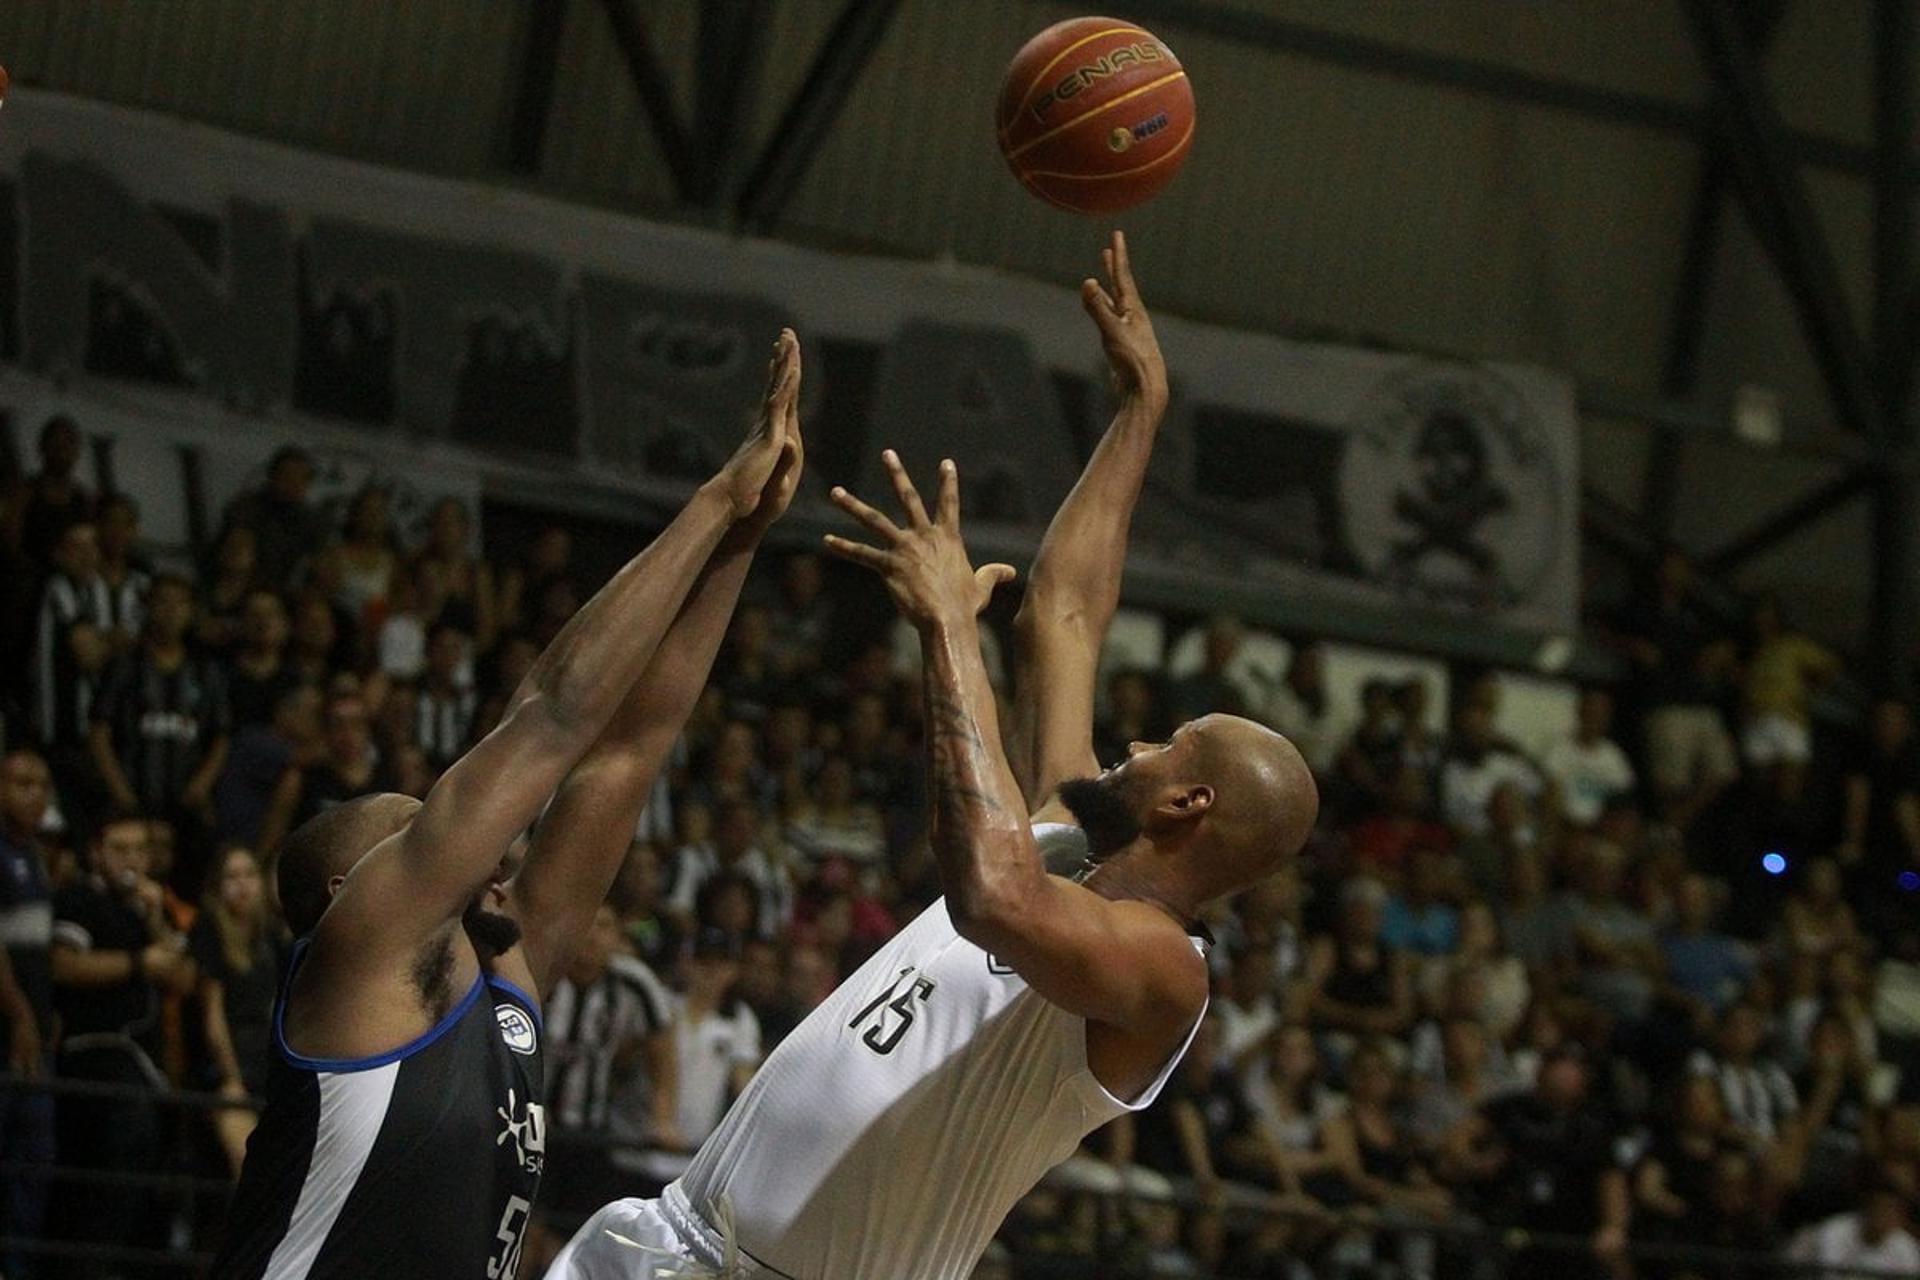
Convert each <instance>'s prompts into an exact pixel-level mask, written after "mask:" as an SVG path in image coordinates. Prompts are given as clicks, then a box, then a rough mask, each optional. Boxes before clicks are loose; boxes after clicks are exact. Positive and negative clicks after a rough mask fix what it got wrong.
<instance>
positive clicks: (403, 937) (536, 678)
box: [314, 332, 797, 980]
mask: <svg viewBox="0 0 1920 1280" xmlns="http://www.w3.org/2000/svg"><path fill="white" fill-rule="evenodd" d="M796 356H797V343H796V340H795V339H794V336H793V334H792V333H790V332H783V333H782V334H781V337H780V341H779V343H778V345H777V346H776V353H775V357H774V365H773V368H772V369H771V370H770V371H769V373H770V376H769V381H770V382H771V383H778V382H779V381H781V380H782V379H784V378H787V377H790V376H792V375H793V372H794V368H793V367H794V361H795V359H796ZM786 425H787V424H786V422H785V420H784V419H782V418H775V419H772V420H767V419H765V418H762V419H761V420H760V421H758V422H756V423H755V425H754V427H753V429H752V431H751V432H750V433H749V434H748V436H747V439H746V441H745V442H744V443H743V444H742V445H741V446H740V449H739V450H738V451H737V452H736V453H735V454H734V456H733V457H732V458H731V459H730V460H729V461H728V463H727V465H726V466H725V467H723V468H721V470H720V472H719V474H718V475H716V476H715V477H714V478H713V479H712V480H709V481H708V482H707V483H706V484H704V485H702V486H701V487H700V489H699V491H698V492H696V493H695V494H694V496H693V499H692V500H691V501H690V502H688V503H687V505H686V507H685V508H683V509H682V510H681V512H680V514H679V515H678V516H676V517H675V518H674V520H673V522H672V523H671V524H669V525H668V526H667V528H666V530H665V531H664V532H662V533H661V534H660V536H659V537H657V538H655V539H654V541H653V543H652V545H651V546H649V547H648V548H647V549H646V550H645V551H642V552H641V553H640V554H639V555H637V556H635V557H634V558H633V559H632V560H630V561H628V562H627V564H626V566H625V567H624V568H622V569H621V570H620V571H619V572H618V573H617V574H615V575H614V577H613V579H612V580H611V581H610V582H608V583H607V585H606V586H604V587H602V588H601V589H600V591H599V592H598V593H597V594H596V595H595V596H594V597H593V599H592V600H590V601H588V602H587V604H586V605H585V607H583V608H582V609H581V610H580V611H579V612H578V613H576V614H575V615H574V616H573V618H572V619H571V620H570V621H569V622H568V623H567V625H566V626H565V627H563V628H562V629H561V631H560V634H559V635H557V636H556V637H554V640H553V643H551V644H550V645H548V646H547V649H546V651H545V652H544V653H542V654H541V655H540V657H539V659H538V660H537V661H536V662H535V663H534V665H533V669H532V670H531V671H529V672H528V673H527V676H526V679H525V680H524V681H523V683H522V685H521V688H520V690H519V691H518V692H517V693H516V695H515V700H514V704H513V707H512V709H511V710H510V711H509V712H508V713H507V715H506V716H504V717H503V718H502V720H501V722H500V724H499V725H498V727H496V728H495V729H494V730H493V732H491V733H489V734H488V735H487V736H486V737H485V738H484V739H482V740H481V742H480V743H479V744H478V745H476V746H475V747H474V748H473V749H472V750H471V751H469V752H468V753H467V754H466V755H465V756H463V757H461V759H460V760H458V761H456V762H455V763H454V765H453V766H452V767H451V768H449V769H448V770H447V772H446V773H445V775H443V776H442V777H441V779H440V781H439V782H438V783H436V784H435V785H434V788H433V790H432V791H430V792H428V793H427V797H426V800H425V802H424V803H423V804H422V806H421V808H420V811H419V812H418V813H417V814H415V815H414V817H413V820H412V821H411V822H410V823H409V824H408V825H407V827H406V828H405V829H403V830H402V831H400V832H399V833H398V834H396V835H394V836H393V837H391V838H390V839H388V840H386V841H384V842H383V843H382V844H380V845H379V846H378V847H376V848H375V849H374V850H373V852H371V853H370V854H368V855H367V856H366V857H365V858H364V859H362V860H361V861H360V863H359V864H358V865H357V866H356V867H355V868H354V870H353V872H352V874H350V875H349V876H348V877H347V879H346V881H345V883H344V884H343V885H342V886H341V888H340V890H339V892H338V893H337V894H336V895H335V896H334V899H333V901H332V903H331V905H330V906H329V907H328V908H327V911H326V914H325V915H324V916H323V917H322V918H321V922H320V926H319V928H318V929H316V930H315V934H314V947H315V950H316V953H319V952H321V951H324V952H325V953H326V954H327V956H328V959H329V961H330V965H329V966H328V967H329V968H331V969H333V970H334V971H336V972H338V973H340V974H341V975H342V977H343V980H344V979H346V978H350V977H351V975H352V974H353V973H365V972H367V971H368V970H369V969H372V968H382V969H384V968H385V966H386V965H388V964H389V963H390V962H391V959H392V957H394V956H395V955H408V956H411V955H412V954H413V953H414V952H415V950H416V949H417V947H418V946H419V945H420V944H421V943H423V942H424V941H426V940H427V939H428V938H430V937H432V936H434V935H435V934H436V933H437V931H438V930H440V929H441V928H443V927H446V926H448V925H450V924H451V923H452V922H454V921H455V920H457V919H458V917H459V916H460V914H461V912H462V911H463V910H464V909H465V908H466V906H467V904H468V903H469V902H470V901H471V900H472V899H473V896H474V894H475V893H476V892H478V891H479V890H480V889H481V888H482V887H483V886H484V885H485V884H486V883H487V881H488V879H489V878H490V877H492V876H494V875H495V874H497V870H496V869H497V868H498V866H499V864H500V861H501V859H502V857H503V856H504V855H505V853H506V851H507V847H508V845H509V844H511V843H512V841H513V839H514V838H515V837H516V836H518V835H519V834H520V833H521V832H523V831H524V830H525V829H526V828H527V827H528V826H529V825H530V824H531V823H532V822H533V820H534V819H535V818H536V817H538V816H539V814H540V812H541V810H542V809H543V808H545V806H546V804H547V802H548V800H549V799H551V798H552V796H553V793H554V789H555V788H556V787H558V786H559V785H560V782H561V780H562V779H563V778H564V777H566V775H567V773H568V771H569V770H571V769H572V768H573V767H574V765H575V764H576V763H577V762H578V761H579V760H580V758H581V757H582V756H583V755H585V754H586V753H587V751H588V749H589V748H591V747H592V746H593V744H594V742H595V741H596V740H598V739H599V737H600V735H601V733H602V731H603V730H605V728H606V727H607V724H608V722H609V721H611V720H612V719H613V716H614V713H615V712H616V711H617V710H618V709H619V708H620V706H621V705H622V703H623V702H624V701H625V699H626V696H627V692H628V690H630V689H631V688H632V687H633V684H634V682H635V681H636V680H638V679H639V678H640V675H641V673H642V672H644V671H645V670H646V668H647V665H648V664H649V663H650V662H652V661H653V658H654V654H655V651H656V650H657V649H658V647H659V645H660V640H661V637H662V636H663V635H665V633H666V631H667V628H668V626H669V625H670V624H671V623H672V621H673V619H674V618H675V616H676V615H677V614H678V613H679V611H680V607H681V604H682V603H683V602H684V601H685V600H686V597H687V593H688V591H689V590H690V589H691V587H692V586H693V582H694V579H695V578H696V577H697V576H698V575H699V573H700V571H701V570H702V568H703V567H704V566H705V565H706V563H707V561H708V559H709V557H710V556H711V555H712V554H713V551H714V549H715V547H716V546H718V545H719V543H720V541H721V538H722V536H723V535H724V534H725V533H726V532H727V530H728V529H729V528H730V527H731V526H732V524H733V523H734V522H735V521H737V520H743V519H746V518H748V517H750V516H751V515H752V514H753V512H754V510H755V509H756V508H757V507H758V506H759V504H760V500H761V493H762V490H764V489H765V488H766V485H767V481H768V479H769V477H771V475H772V474H773V471H774V469H775V467H776V465H777V464H778V463H779V460H780V459H781V457H782V456H784V454H785V452H786ZM318 967H319V966H316V968H318Z"/></svg>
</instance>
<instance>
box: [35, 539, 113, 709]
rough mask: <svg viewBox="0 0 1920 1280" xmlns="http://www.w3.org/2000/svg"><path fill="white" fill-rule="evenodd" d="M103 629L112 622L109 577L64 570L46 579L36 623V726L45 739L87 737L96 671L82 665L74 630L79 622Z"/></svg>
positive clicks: (111, 597) (105, 629)
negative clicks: (74, 575) (77, 576)
mask: <svg viewBox="0 0 1920 1280" xmlns="http://www.w3.org/2000/svg"><path fill="white" fill-rule="evenodd" d="M82 625H86V626H91V627H93V628H95V629H96V630H99V631H101V632H106V631H109V630H112V628H113V625H114V611H113V596H112V593H111V592H110V591H109V590H108V589H107V584H106V582H105V581H104V580H103V579H101V578H99V577H93V578H89V579H86V580H84V581H79V580H75V579H73V578H70V577H68V576H67V575H66V574H64V573H56V574H54V575H53V576H52V577H50V578H48V579H47V585H46V589H45V590H44V591H43V592H42V593H41V596H40V616H39V618H38V620H37V621H36V624H35V627H34V637H33V670H32V672H31V673H30V674H31V684H32V691H33V727H34V730H35V731H36V732H37V733H39V735H40V737H41V739H42V740H43V741H45V742H48V743H50V744H54V745H59V744H65V743H76V742H82V741H85V739H86V736H87V726H88V724H89V722H90V721H91V718H92V713H93V695H94V693H95V691H96V689H97V688H98V682H97V679H96V677H94V676H91V675H88V674H87V673H86V672H84V671H82V670H80V665H79V663H78V662H77V661H75V659H74V656H73V642H72V640H71V636H72V633H73V629H74V628H75V627H77V626H82Z"/></svg>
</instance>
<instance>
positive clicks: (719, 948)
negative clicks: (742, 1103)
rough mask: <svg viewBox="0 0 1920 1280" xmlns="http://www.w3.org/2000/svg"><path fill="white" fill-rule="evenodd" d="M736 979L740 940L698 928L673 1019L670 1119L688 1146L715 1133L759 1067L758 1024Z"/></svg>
mask: <svg viewBox="0 0 1920 1280" xmlns="http://www.w3.org/2000/svg"><path fill="white" fill-rule="evenodd" d="M739 977H740V941H739V940H738V939H736V938H733V937H730V936H729V935H727V934H725V933H723V932H721V931H720V930H718V929H702V930H701V931H700V933H699V936H698V937H696V938H695V939H694V943H693V952H692V954H691V955H690V956H689V958H688V960H687V989H686V995H685V997H684V998H683V999H682V1001H681V1003H680V1007H679V1008H678V1009H677V1010H676V1011H675V1014H674V1019H673V1041H674V1052H675V1061H676V1063H677V1064H678V1067H679V1076H678V1079H679V1090H678V1094H679V1096H678V1098H677V1099H676V1108H675V1114H674V1119H675V1122H676V1126H677V1127H678V1129H679V1131H680V1136H681V1138H682V1139H683V1140H684V1141H685V1142H686V1143H687V1145H688V1146H689V1147H697V1146H699V1145H700V1143H701V1142H703V1141H705V1140H706V1137H707V1135H708V1134H710V1133H712V1132H713V1130H714V1127H715V1126H716V1125H718V1124H719V1123H720V1117H721V1116H722V1115H724V1114H725V1113H726V1110H727V1105H728V1104H729V1103H730V1102H732V1101H733V1099H734V1098H735V1097H737V1096H738V1095H739V1093H740V1091H741V1090H742V1089H744V1088H746V1086H747V1081H748V1080H749V1079H750V1078H751V1077H752V1075H753V1072H754V1070H755V1068H757V1067H758V1066H759V1065H760V1058H761V1048H760V1023H759V1021H758V1020H757V1019H756V1018H755V1017H754V1016H753V1010H752V1009H750V1008H748V1007H747V1003H746V1002H745V1001H744V1000H741V999H740V998H739V997H738V995H737V994H736V993H735V991H734V985H735V983H736V982H737V981H738V980H739Z"/></svg>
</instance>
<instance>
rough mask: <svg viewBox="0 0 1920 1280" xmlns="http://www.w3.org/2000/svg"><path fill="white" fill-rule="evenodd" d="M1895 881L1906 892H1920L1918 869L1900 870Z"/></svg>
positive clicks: (1919, 872)
mask: <svg viewBox="0 0 1920 1280" xmlns="http://www.w3.org/2000/svg"><path fill="white" fill-rule="evenodd" d="M1895 883H1897V884H1898V885H1899V886H1900V887H1901V888H1902V889H1905V890H1906V891H1907V892H1908V893H1920V871H1902V872H1901V873H1900V876H1899V879H1898V880H1897V881H1896V882H1895Z"/></svg>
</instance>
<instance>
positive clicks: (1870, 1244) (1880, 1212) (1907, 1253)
mask: <svg viewBox="0 0 1920 1280" xmlns="http://www.w3.org/2000/svg"><path fill="white" fill-rule="evenodd" d="M1786 1258H1787V1261H1789V1262H1793V1263H1798V1264H1800V1265H1801V1266H1807V1267H1818V1268H1821V1269H1822V1270H1825V1271H1832V1272H1856V1273H1871V1274H1875V1275H1912V1274H1914V1273H1915V1272H1920V1239H1916V1238H1915V1236H1914V1234H1913V1227H1912V1224H1911V1220H1910V1210H1909V1209H1908V1207H1907V1201H1906V1198H1905V1197H1904V1196H1902V1194H1901V1193H1900V1191H1899V1189H1898V1188H1897V1187H1894V1186H1892V1185H1890V1184H1888V1183H1886V1182H1884V1181H1876V1182H1875V1183H1873V1184H1872V1185H1871V1186H1870V1187H1869V1188H1868V1189H1867V1193H1866V1196H1865V1197H1864V1199H1863V1202H1862V1204H1861V1206H1860V1208H1859V1209H1858V1210H1857V1211H1855V1212H1853V1213H1841V1214H1835V1215H1834V1216H1833V1217H1831V1218H1828V1219H1827V1220H1826V1221H1824V1222H1819V1223H1816V1224H1814V1225H1813V1226H1811V1227H1808V1228H1806V1229H1805V1230H1803V1231H1801V1232H1800V1233H1799V1234H1798V1235H1796V1236H1794V1238H1793V1239H1792V1240H1791V1241H1789V1242H1788V1244H1787V1251H1786Z"/></svg>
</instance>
